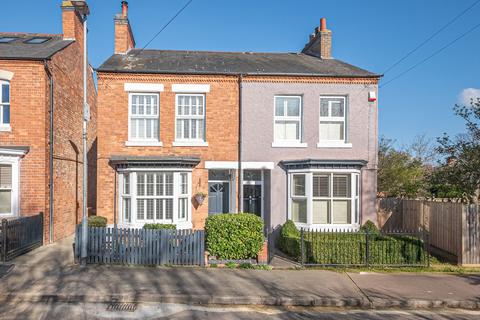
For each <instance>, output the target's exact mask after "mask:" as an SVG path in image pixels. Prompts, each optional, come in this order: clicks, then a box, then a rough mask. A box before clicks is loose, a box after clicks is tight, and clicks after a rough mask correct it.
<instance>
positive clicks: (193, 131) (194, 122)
mask: <svg viewBox="0 0 480 320" xmlns="http://www.w3.org/2000/svg"><path fill="white" fill-rule="evenodd" d="M190 138H191V139H197V138H198V137H197V120H192V128H191V135H190Z"/></svg>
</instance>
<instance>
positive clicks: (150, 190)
mask: <svg viewBox="0 0 480 320" xmlns="http://www.w3.org/2000/svg"><path fill="white" fill-rule="evenodd" d="M154 189H155V175H154V174H153V173H149V174H147V196H153V195H154Z"/></svg>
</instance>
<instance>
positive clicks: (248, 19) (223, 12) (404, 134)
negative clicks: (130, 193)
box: [0, 0, 480, 144]
mask: <svg viewBox="0 0 480 320" xmlns="http://www.w3.org/2000/svg"><path fill="white" fill-rule="evenodd" d="M473 2H475V0H455V1H450V0H422V1H417V0H405V1H385V0H365V1H358V0H337V1H319V0H316V1H310V0H297V1H286V0H283V1H279V0H277V1H274V0H263V1H258V0H257V1H252V0H243V1H225V0H194V1H193V3H192V4H191V5H190V6H189V7H188V8H187V9H186V10H185V11H184V12H183V13H182V14H181V15H180V16H179V17H178V18H177V19H176V20H175V21H174V22H173V23H172V24H171V25H170V26H169V27H168V28H167V29H166V30H165V31H164V32H163V33H162V34H161V35H160V36H159V37H158V38H156V39H155V41H153V42H152V44H151V45H150V46H149V48H154V49H181V50H184V49H186V50H219V51H224V50H225V51H264V52H296V51H299V50H301V48H303V45H304V44H305V42H306V41H307V39H308V35H309V33H311V32H312V31H313V29H314V27H315V26H317V25H318V24H319V19H320V17H323V16H325V17H327V20H328V27H329V28H330V29H331V30H332V31H333V55H334V57H335V58H337V59H340V60H344V61H347V62H349V63H351V64H354V65H357V66H359V67H363V68H366V69H368V70H370V71H374V72H378V73H382V72H383V71H384V70H385V69H386V68H387V67H388V66H389V65H391V64H392V63H393V62H395V61H396V60H398V59H399V58H400V57H402V56H403V55H404V54H406V53H407V52H409V51H410V50H411V49H412V48H414V47H415V46H416V45H418V44H419V43H421V42H422V41H423V40H424V39H425V38H427V37H428V36H430V35H431V34H432V33H434V32H435V31H436V30H438V29H439V28H440V27H442V26H443V25H444V24H445V23H446V22H448V21H449V20H450V19H452V18H453V17H454V16H455V15H456V14H458V13H459V12H461V11H462V10H464V9H465V8H466V7H468V6H470V5H471V4H472V3H473ZM60 3H61V1H60V0H49V1H38V0H23V1H21V2H19V1H13V0H3V1H2V10H1V13H0V30H1V31H9V32H13V31H19V32H44V33H61V15H60V8H59V5H60ZM129 3H130V11H129V16H130V21H131V24H132V27H133V31H134V34H135V38H136V41H137V47H143V45H145V44H146V43H147V42H148V41H149V40H150V39H151V37H152V36H153V35H154V34H155V33H156V32H157V31H158V30H159V29H160V28H161V26H162V25H163V24H164V23H165V22H167V21H168V19H169V18H170V17H171V16H173V14H174V13H175V12H176V11H177V10H178V9H179V8H180V7H182V6H183V4H184V3H186V0H168V1H166V0H158V1H153V0H131V1H129ZM89 4H90V8H91V16H90V18H89V19H90V20H89V21H90V22H89V23H90V25H89V27H90V28H89V29H90V33H89V36H90V38H89V45H90V60H91V63H92V64H93V65H94V66H95V67H98V66H99V65H100V64H101V63H102V62H103V61H104V60H105V59H106V58H108V57H109V56H110V55H111V54H112V52H113V16H114V14H115V13H118V12H120V1H119V0H90V1H89ZM479 15H480V4H478V5H477V6H475V7H474V8H473V9H472V10H471V11H469V12H468V13H467V14H465V15H464V16H463V17H462V18H461V19H459V20H457V21H456V22H455V23H454V24H452V25H451V26H450V27H448V28H447V29H446V30H445V31H444V32H442V34H440V35H439V36H438V37H437V38H435V39H434V40H433V41H431V42H430V43H429V44H428V45H426V46H425V47H423V48H422V49H421V50H420V51H418V52H417V53H415V54H414V55H412V56H411V57H410V58H409V59H408V60H406V61H405V62H403V63H402V64H401V65H399V66H398V67H396V68H395V69H393V70H392V71H390V72H389V73H387V74H386V75H385V78H384V79H383V80H382V81H388V80H389V79H390V78H392V77H394V76H395V75H397V74H399V73H401V72H402V71H404V70H406V69H407V68H409V67H410V66H412V65H413V64H415V63H417V62H418V61H421V60H422V59H424V58H425V57H427V56H428V55H430V54H431V53H433V52H434V51H435V50H437V49H438V48H440V47H442V46H443V45H445V44H447V43H448V42H449V41H451V40H453V39H455V38H456V37H457V36H459V35H460V34H462V33H463V32H465V31H466V30H468V29H470V28H471V27H472V26H474V25H475V24H477V23H478V17H479ZM479 39H480V28H478V29H476V30H475V31H474V32H472V33H471V34H469V35H468V36H466V37H465V38H463V39H462V40H460V41H458V42H457V43H456V44H455V45H453V46H452V47H450V48H449V49H447V50H445V51H444V52H442V53H441V54H439V55H438V56H436V57H434V58H433V59H431V60H429V61H428V62H427V63H425V64H423V65H421V66H420V67H418V68H417V69H415V70H414V71H412V72H410V73H408V74H406V75H405V76H403V77H402V78H400V79H398V80H396V81H394V82H392V83H390V84H389V85H388V86H386V87H385V88H382V89H381V91H380V94H379V112H380V116H379V125H380V134H383V135H385V136H387V137H389V138H393V139H396V140H397V141H398V143H399V144H404V143H408V142H409V141H411V140H412V139H413V137H414V136H415V135H418V134H426V135H427V136H429V137H432V138H435V137H437V136H439V135H441V134H442V133H443V132H447V133H458V132H461V131H463V130H464V125H463V122H462V121H461V120H460V119H458V118H457V117H455V116H454V115H453V112H452V107H453V105H454V104H455V103H457V102H458V101H459V99H460V98H459V97H460V95H461V93H462V91H463V90H464V89H467V88H473V89H475V88H477V89H478V88H480V77H479V75H480V58H479V54H480V41H479ZM469 92H474V93H478V92H480V91H476V90H470V91H469Z"/></svg>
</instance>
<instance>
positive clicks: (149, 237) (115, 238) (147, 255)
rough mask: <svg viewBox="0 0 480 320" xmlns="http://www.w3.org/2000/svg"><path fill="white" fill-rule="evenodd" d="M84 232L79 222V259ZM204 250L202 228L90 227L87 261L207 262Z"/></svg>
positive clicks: (76, 238)
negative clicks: (194, 229)
mask: <svg viewBox="0 0 480 320" xmlns="http://www.w3.org/2000/svg"><path fill="white" fill-rule="evenodd" d="M81 234H82V228H81V225H79V226H77V232H76V234H75V257H76V259H80V252H81V246H80V241H81ZM204 254H205V233H204V231H203V230H197V231H193V230H150V229H133V228H91V227H89V228H88V247H87V263H101V264H135V265H198V266H204V264H205V258H204ZM77 261H78V260H77Z"/></svg>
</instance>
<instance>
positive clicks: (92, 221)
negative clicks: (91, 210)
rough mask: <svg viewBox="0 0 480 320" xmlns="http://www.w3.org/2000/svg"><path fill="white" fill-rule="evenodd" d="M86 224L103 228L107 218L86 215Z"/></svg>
mask: <svg viewBox="0 0 480 320" xmlns="http://www.w3.org/2000/svg"><path fill="white" fill-rule="evenodd" d="M88 226H89V227H93V228H105V227H106V226H107V218H105V217H100V216H90V217H88Z"/></svg>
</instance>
